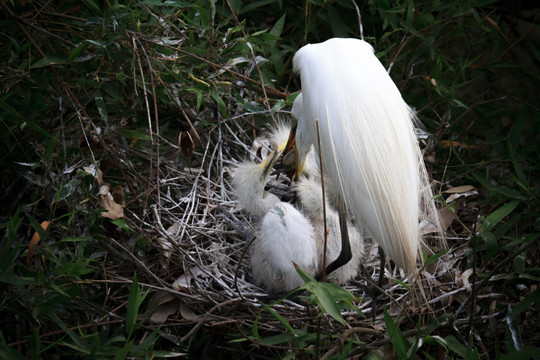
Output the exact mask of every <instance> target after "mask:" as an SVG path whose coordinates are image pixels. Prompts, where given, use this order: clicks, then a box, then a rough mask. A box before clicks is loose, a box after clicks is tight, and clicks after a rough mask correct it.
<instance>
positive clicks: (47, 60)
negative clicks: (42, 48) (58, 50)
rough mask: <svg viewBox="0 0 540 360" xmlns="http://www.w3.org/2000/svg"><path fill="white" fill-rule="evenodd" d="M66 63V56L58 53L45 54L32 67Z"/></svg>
mask: <svg viewBox="0 0 540 360" xmlns="http://www.w3.org/2000/svg"><path fill="white" fill-rule="evenodd" d="M65 63H66V58H65V57H64V56H57V55H45V57H43V58H41V59H39V60H38V61H36V62H35V63H33V64H32V66H30V69H37V68H41V67H44V66H48V65H62V64H65Z"/></svg>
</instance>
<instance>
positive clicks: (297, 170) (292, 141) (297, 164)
mask: <svg viewBox="0 0 540 360" xmlns="http://www.w3.org/2000/svg"><path fill="white" fill-rule="evenodd" d="M293 147H294V174H293V180H298V178H299V177H300V174H302V171H303V170H304V164H303V163H302V161H301V159H300V153H299V151H298V146H297V144H296V124H295V125H293V127H292V128H291V132H290V133H289V140H287V145H285V150H283V154H284V159H285V158H287V157H288V156H287V155H288V154H289V153H290V152H291V150H293ZM283 162H286V160H284V161H283ZM287 162H288V163H289V164H291V163H292V162H293V161H291V160H289V161H287ZM291 165H292V164H291Z"/></svg>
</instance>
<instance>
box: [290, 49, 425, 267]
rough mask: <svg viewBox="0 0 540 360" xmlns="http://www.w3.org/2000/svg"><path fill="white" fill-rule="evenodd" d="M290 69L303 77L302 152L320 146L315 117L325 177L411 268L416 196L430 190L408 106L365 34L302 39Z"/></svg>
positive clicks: (355, 213) (391, 253)
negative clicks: (363, 37) (316, 41)
mask: <svg viewBox="0 0 540 360" xmlns="http://www.w3.org/2000/svg"><path fill="white" fill-rule="evenodd" d="M293 68H294V70H295V71H296V72H298V73H300V78H301V82H302V98H301V99H300V100H299V104H298V106H297V109H296V111H295V112H296V115H297V117H298V130H297V136H299V138H297V148H298V150H299V152H300V153H302V151H303V152H304V153H307V151H308V149H309V146H310V145H312V144H315V148H316V150H318V149H317V145H316V144H317V130H316V126H315V120H316V119H318V120H319V128H320V137H321V147H322V159H323V166H324V173H325V176H328V177H329V178H330V179H331V180H332V182H333V183H334V186H335V187H336V192H338V193H339V194H340V195H341V198H342V199H343V201H344V202H345V205H346V207H347V209H348V212H349V213H350V214H351V216H352V217H353V218H354V220H355V221H356V222H359V225H360V226H364V227H365V228H366V229H367V230H368V232H369V233H370V235H371V236H372V237H373V238H374V239H375V240H376V241H377V242H378V243H379V245H380V246H381V247H382V248H383V249H384V251H385V252H386V253H387V254H388V256H389V257H390V258H391V259H392V260H394V261H395V262H396V264H397V265H398V266H400V267H402V268H404V269H405V270H407V271H408V272H409V273H413V272H415V270H416V260H417V254H418V252H419V248H420V239H419V234H418V218H419V216H420V198H421V196H422V197H424V198H426V197H429V196H430V193H431V190H430V187H429V184H425V182H426V181H427V176H426V175H425V167H424V165H423V162H422V161H421V155H420V150H419V147H418V143H417V141H416V138H415V135H414V131H413V124H412V121H411V118H412V114H411V110H410V109H409V107H408V106H407V104H406V103H405V101H404V100H403V98H402V97H401V94H400V92H399V90H398V89H397V87H396V86H395V84H394V83H393V81H392V79H391V78H390V76H389V75H388V73H387V72H386V70H385V69H384V67H383V66H382V64H381V63H380V62H379V60H378V59H377V57H376V56H375V55H374V51H373V48H372V47H371V46H370V45H369V44H368V43H366V42H364V41H362V40H357V39H330V40H328V41H325V42H323V43H320V44H312V45H306V46H304V47H303V48H301V49H300V50H298V52H297V53H296V55H295V56H294V59H293ZM300 104H301V106H299V105H300ZM302 119H303V120H302ZM299 140H300V142H299ZM431 201H432V200H431V199H429V200H428V202H431Z"/></svg>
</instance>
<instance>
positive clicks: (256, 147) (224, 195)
mask: <svg viewBox="0 0 540 360" xmlns="http://www.w3.org/2000/svg"><path fill="white" fill-rule="evenodd" d="M244 127H245V126H241V125H240V124H239V123H238V121H237V120H235V119H232V120H230V121H220V122H219V123H218V125H217V127H215V128H213V129H212V131H210V132H209V136H208V138H207V140H206V144H205V145H204V146H202V147H201V148H202V149H203V150H202V151H200V152H194V153H193V154H192V158H191V161H192V162H191V165H192V166H188V163H183V164H180V165H179V164H178V162H177V161H178V158H176V159H170V158H169V159H167V158H163V159H161V160H160V164H159V166H160V169H161V173H162V174H163V175H162V177H161V178H160V179H158V181H157V183H156V184H154V185H155V186H156V194H157V195H156V197H155V200H156V201H155V203H154V204H152V205H151V206H149V209H150V211H151V213H152V221H149V222H147V223H146V224H145V227H144V231H145V233H147V234H151V240H152V245H153V246H154V247H155V248H156V249H157V250H158V251H159V258H160V261H159V266H155V268H157V269H159V270H157V271H153V273H154V274H153V275H152V276H154V277H155V278H156V280H157V281H159V285H156V286H153V288H154V289H156V290H159V291H158V292H157V293H156V295H155V296H154V298H153V299H152V302H151V304H152V306H153V307H154V308H155V309H157V310H155V312H154V313H153V315H152V317H151V321H153V322H157V323H159V322H161V323H163V322H165V321H171V318H175V317H176V319H177V320H178V321H181V322H182V324H183V325H184V326H190V327H191V329H190V330H189V331H188V332H187V333H186V335H184V340H186V339H188V338H189V336H191V335H193V333H194V332H195V331H197V330H198V329H199V328H200V327H201V326H205V327H209V328H212V329H219V331H220V332H223V333H224V334H230V333H231V332H235V333H240V334H246V333H247V332H249V331H250V329H251V327H252V326H253V323H254V321H256V319H258V320H257V321H258V327H259V332H260V333H265V334H267V335H273V334H277V333H281V332H282V331H283V329H282V327H281V324H280V321H279V319H278V318H277V317H276V316H275V315H274V314H273V313H272V312H269V311H267V310H266V307H265V305H263V304H272V309H273V310H274V311H275V312H277V313H278V314H279V316H281V317H282V318H283V319H285V321H286V322H288V323H289V324H290V325H291V326H293V327H295V328H301V327H303V326H305V325H306V324H310V325H311V326H314V327H315V326H316V325H317V320H316V319H317V316H316V315H317V313H318V309H317V308H316V306H314V305H313V304H310V303H309V301H307V300H306V297H305V296H304V297H300V298H293V299H281V300H280V301H276V300H278V299H279V297H275V296H273V294H269V293H268V292H267V291H266V290H265V289H264V288H261V287H259V286H257V285H255V284H253V283H252V282H251V275H250V268H249V259H248V256H249V252H248V251H247V249H248V246H249V242H250V239H252V237H253V236H254V233H255V229H254V227H253V221H252V219H250V218H249V217H248V216H247V215H246V214H244V213H243V212H242V210H241V209H239V208H238V206H237V203H236V200H235V196H234V193H233V192H232V190H231V185H230V172H231V169H232V168H233V167H234V165H235V164H237V163H238V162H239V161H243V160H245V159H247V158H250V159H252V160H255V161H260V160H262V158H264V157H265V155H266V154H268V152H269V151H271V146H272V145H271V144H269V142H268V141H267V140H264V138H262V139H261V138H257V139H256V140H255V141H253V140H252V139H253V137H252V136H250V135H252V134H248V133H247V132H246V131H245V130H244ZM263 132H264V130H263ZM194 163H198V164H199V165H198V166H193V164H194ZM462 240H464V239H459V238H456V239H454V240H453V244H454V250H453V251H452V252H451V253H449V254H447V255H445V256H443V257H442V258H441V259H439V260H438V261H436V262H434V263H431V264H430V265H429V266H428V267H426V268H424V269H423V271H422V275H421V278H422V279H421V283H422V288H423V290H424V291H423V292H424V295H425V297H424V295H421V296H419V294H421V292H415V291H413V292H412V294H413V295H415V296H411V292H410V291H409V289H408V288H407V287H408V285H412V284H411V282H410V281H409V280H408V279H407V278H406V277H405V276H404V275H405V274H404V273H402V272H400V271H399V270H398V269H396V268H395V267H394V270H393V272H392V273H390V272H389V270H388V266H387V270H386V272H387V273H386V276H387V279H398V280H399V281H395V280H390V282H388V280H387V282H386V284H385V285H384V286H383V289H384V296H379V300H378V302H377V306H376V308H374V307H373V299H372V298H371V297H370V294H369V293H367V290H366V289H368V287H367V286H366V284H367V283H366V279H365V277H364V275H363V274H359V276H358V277H357V278H356V279H354V280H353V281H350V282H349V283H348V284H347V285H345V286H343V287H344V288H345V289H346V290H348V291H349V292H351V293H352V294H354V295H355V296H356V297H357V298H358V301H357V302H356V303H355V305H356V306H357V308H358V310H357V311H347V312H344V313H343V316H344V319H345V320H346V327H343V326H342V325H340V324H338V323H337V322H335V321H333V320H332V319H331V318H330V317H329V316H327V315H323V317H324V318H326V319H327V321H328V324H329V326H330V328H331V330H330V332H335V331H342V336H345V337H347V336H351V335H352V334H354V335H353V336H356V337H357V338H358V339H362V340H364V341H369V342H372V344H371V345H370V346H372V347H373V346H377V343H376V342H375V343H373V341H375V340H379V341H382V342H383V343H384V341H388V339H385V336H384V329H385V322H384V317H383V308H384V309H387V311H388V313H389V314H390V315H391V316H392V317H397V316H398V315H406V318H408V319H409V320H410V323H411V328H412V331H413V332H416V330H415V323H416V321H417V319H418V316H424V315H426V316H424V319H425V321H427V320H426V319H428V318H429V317H437V316H439V315H441V314H443V313H444V312H445V311H447V310H448V308H449V307H452V306H455V304H454V305H452V304H453V303H454V299H456V297H459V296H461V301H460V302H461V304H464V303H465V302H466V298H467V292H468V291H469V290H470V285H469V283H468V281H467V275H466V274H461V273H460V271H459V270H458V268H459V266H457V265H459V264H458V263H460V262H461V260H462V259H463V255H464V254H465V253H466V251H468V247H467V246H466V245H465V244H466V242H464V241H462ZM460 242H462V245H461V246H459V245H458V246H455V244H459V243H460ZM379 263H380V261H379V257H378V256H377V246H376V244H375V245H374V244H373V243H369V240H368V242H367V243H366V256H365V262H364V266H365V268H366V269H367V271H368V273H369V274H370V276H371V277H372V278H373V279H377V278H378V277H379ZM469 275H470V274H469ZM400 282H401V283H400ZM407 284H408V285H407ZM412 289H417V287H416V285H412ZM304 295H308V294H304ZM426 300H427V302H426ZM178 309H180V310H179V312H178ZM374 310H375V311H374ZM360 313H363V314H365V316H362V315H361V314H360ZM456 315H457V314H456ZM462 315H463V316H465V314H464V313H462ZM373 316H375V318H373ZM167 319H169V320H167ZM360 329H363V330H360ZM240 337H242V336H240ZM246 337H247V335H246Z"/></svg>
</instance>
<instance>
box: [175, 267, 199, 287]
mask: <svg viewBox="0 0 540 360" xmlns="http://www.w3.org/2000/svg"><path fill="white" fill-rule="evenodd" d="M200 275H204V271H202V270H201V269H200V268H199V267H198V266H194V267H192V268H191V269H189V270H188V271H187V272H185V273H184V274H182V275H181V276H180V277H179V278H178V279H176V280H175V281H174V283H173V284H172V288H173V289H175V290H188V289H189V288H190V287H191V280H193V278H196V277H198V276H200Z"/></svg>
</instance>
